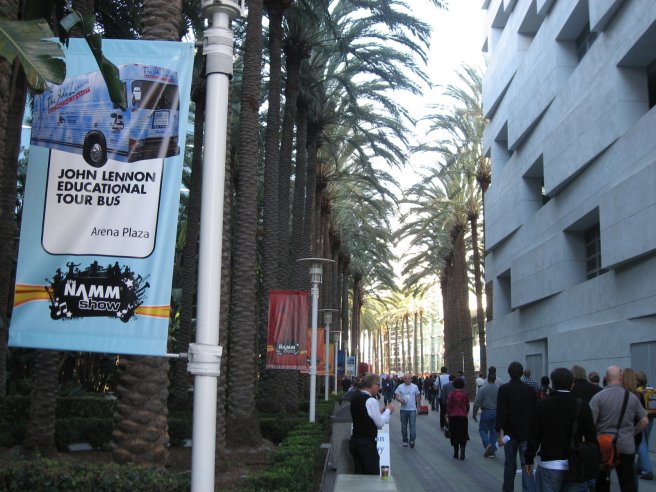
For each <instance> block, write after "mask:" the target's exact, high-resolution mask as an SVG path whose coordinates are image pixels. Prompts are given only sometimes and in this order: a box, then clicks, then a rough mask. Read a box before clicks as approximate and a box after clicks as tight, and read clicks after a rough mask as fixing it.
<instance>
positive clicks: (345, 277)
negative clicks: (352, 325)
mask: <svg viewBox="0 0 656 492" xmlns="http://www.w3.org/2000/svg"><path fill="white" fill-rule="evenodd" d="M349 262H350V258H349V257H348V255H342V261H341V262H340V264H341V265H342V299H341V308H340V309H341V310H340V313H341V315H342V320H341V325H342V327H341V328H342V347H343V350H344V351H345V353H346V351H347V349H348V353H352V351H351V350H350V347H351V337H350V336H349V331H348V330H349V318H348V313H349V304H348V293H349V288H348V284H349Z"/></svg>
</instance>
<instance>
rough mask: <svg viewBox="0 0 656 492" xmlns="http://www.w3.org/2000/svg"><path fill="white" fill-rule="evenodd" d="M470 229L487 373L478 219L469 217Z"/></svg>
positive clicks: (480, 338) (482, 358)
mask: <svg viewBox="0 0 656 492" xmlns="http://www.w3.org/2000/svg"><path fill="white" fill-rule="evenodd" d="M469 224H470V227H471V237H472V249H473V250H474V255H473V261H474V289H475V291H476V325H477V327H478V344H479V350H480V361H481V367H480V370H481V371H482V372H487V350H486V344H485V313H484V312H483V281H482V276H483V274H482V272H481V253H480V250H479V244H478V217H477V216H475V215H472V216H470V217H469Z"/></svg>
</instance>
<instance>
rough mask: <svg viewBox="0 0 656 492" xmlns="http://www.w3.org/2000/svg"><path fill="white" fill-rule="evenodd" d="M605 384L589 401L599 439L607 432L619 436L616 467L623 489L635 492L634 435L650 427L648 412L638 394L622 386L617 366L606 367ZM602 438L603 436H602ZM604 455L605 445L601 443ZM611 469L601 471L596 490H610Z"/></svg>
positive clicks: (599, 491) (598, 491)
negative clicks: (648, 425)
mask: <svg viewBox="0 0 656 492" xmlns="http://www.w3.org/2000/svg"><path fill="white" fill-rule="evenodd" d="M604 379H605V381H606V387H605V388H604V389H603V390H602V391H600V392H599V393H597V394H596V395H594V396H593V397H592V399H591V400H590V409H591V410H592V416H593V418H594V421H595V426H596V428H597V440H600V439H601V438H602V436H604V435H609V434H611V435H614V436H617V437H616V440H615V444H614V447H615V448H616V449H617V452H618V454H619V461H618V462H617V464H616V465H615V464H613V465H611V466H612V467H614V468H615V471H616V473H617V479H618V481H619V484H620V490H621V492H634V491H635V490H636V485H635V466H634V460H635V452H636V447H635V441H634V436H635V435H636V434H639V433H640V432H642V430H643V429H644V428H645V427H647V424H648V423H649V419H648V418H647V412H646V411H645V409H644V408H643V407H642V403H641V402H640V400H639V399H638V397H637V396H636V395H634V394H633V393H631V392H629V391H628V390H626V389H624V387H623V386H622V371H621V369H620V368H619V367H617V366H610V367H609V368H608V369H607V370H606V376H605V378H604ZM602 440H603V439H602ZM601 451H602V455H603V454H604V451H605V449H604V446H603V445H602V446H601ZM610 471H611V470H610V469H608V470H605V469H604V470H601V471H600V472H599V476H598V477H597V485H596V492H610Z"/></svg>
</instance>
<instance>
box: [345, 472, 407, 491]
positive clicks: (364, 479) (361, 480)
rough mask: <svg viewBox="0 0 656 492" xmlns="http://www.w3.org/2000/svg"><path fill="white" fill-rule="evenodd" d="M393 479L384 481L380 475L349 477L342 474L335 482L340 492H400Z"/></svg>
mask: <svg viewBox="0 0 656 492" xmlns="http://www.w3.org/2000/svg"><path fill="white" fill-rule="evenodd" d="M398 490H399V489H397V488H396V483H395V482H394V478H393V477H389V478H388V479H387V480H383V479H382V478H380V476H378V475H349V474H344V473H340V474H338V475H337V480H335V491H339V492H351V491H354V492H356V491H357V492H398Z"/></svg>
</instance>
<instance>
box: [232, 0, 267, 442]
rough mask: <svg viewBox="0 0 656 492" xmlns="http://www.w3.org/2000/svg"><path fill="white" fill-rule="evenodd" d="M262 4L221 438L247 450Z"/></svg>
mask: <svg viewBox="0 0 656 492" xmlns="http://www.w3.org/2000/svg"><path fill="white" fill-rule="evenodd" d="M262 10H263V5H262V0H251V1H250V2H249V5H248V19H247V22H248V24H247V28H246V41H245V46H244V68H243V78H242V91H241V99H240V101H241V108H240V109H241V112H240V120H239V123H240V127H239V176H238V178H237V189H236V210H235V223H234V224H235V226H234V235H233V238H234V248H235V251H238V252H239V254H236V255H235V256H234V262H233V266H232V272H231V275H232V279H233V281H232V295H231V299H230V301H231V302H230V316H231V319H230V333H229V340H228V347H227V348H228V350H227V353H228V358H229V359H228V374H227V377H228V380H227V400H228V405H227V415H226V438H227V442H228V444H229V445H233V446H245V447H251V446H253V445H256V444H259V442H260V441H261V436H260V427H259V419H258V417H257V412H256V409H255V397H256V388H257V385H256V377H257V354H258V350H257V340H258V337H257V312H256V304H257V297H256V296H257V290H256V277H255V272H256V243H255V237H256V229H257V212H258V210H257V166H258V162H259V121H258V111H259V107H260V85H261V80H262V75H261V66H262Z"/></svg>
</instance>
